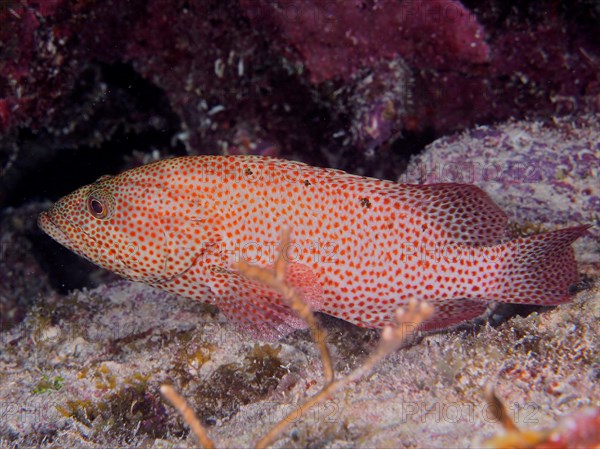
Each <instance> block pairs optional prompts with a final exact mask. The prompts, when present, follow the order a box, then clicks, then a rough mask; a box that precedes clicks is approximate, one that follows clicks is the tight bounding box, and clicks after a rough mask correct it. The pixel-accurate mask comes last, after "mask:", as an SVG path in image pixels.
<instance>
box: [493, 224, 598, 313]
mask: <svg viewBox="0 0 600 449" xmlns="http://www.w3.org/2000/svg"><path fill="white" fill-rule="evenodd" d="M589 227H590V226H577V227H573V228H567V229H561V230H558V231H553V232H547V233H545V234H538V235H532V236H528V237H524V238H520V239H517V240H513V241H511V242H508V243H507V244H506V245H504V248H503V250H504V254H505V257H504V263H503V264H502V266H501V267H500V272H499V274H498V277H497V281H496V283H495V285H494V288H493V291H491V292H489V293H490V295H489V298H490V299H492V300H495V301H499V302H508V303H516V304H535V305H555V304H561V303H564V302H568V301H569V300H570V299H571V297H570V296H569V287H570V286H571V285H573V284H574V283H576V282H577V278H578V277H577V264H576V262H575V255H574V252H573V248H572V247H571V244H572V243H573V242H574V241H575V240H577V239H578V238H579V237H580V236H581V235H582V234H583V233H584V232H585V231H586V229H588V228H589Z"/></svg>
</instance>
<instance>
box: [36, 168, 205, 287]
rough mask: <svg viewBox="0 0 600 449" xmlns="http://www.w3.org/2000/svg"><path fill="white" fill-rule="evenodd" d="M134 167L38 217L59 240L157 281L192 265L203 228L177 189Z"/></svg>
mask: <svg viewBox="0 0 600 449" xmlns="http://www.w3.org/2000/svg"><path fill="white" fill-rule="evenodd" d="M141 174H142V173H140V172H136V170H131V171H129V172H125V173H122V174H120V175H117V176H103V177H101V178H100V179H98V180H97V181H96V182H95V183H93V184H90V185H87V186H84V187H81V188H79V189H77V190H76V191H74V192H73V193H71V194H69V195H67V196H65V197H63V198H61V199H60V200H59V201H57V202H56V203H55V204H54V205H52V207H51V208H50V209H49V210H48V211H46V212H42V213H41V214H40V215H39V218H38V224H39V226H40V228H41V229H42V230H43V231H44V232H46V233H47V234H48V235H49V236H50V237H52V238H53V239H54V240H56V241H57V242H59V243H61V244H62V245H64V246H66V247H67V248H69V249H71V250H72V251H74V252H75V253H77V254H79V255H80V256H82V257H85V258H86V259H88V260H90V261H92V262H94V263H96V264H97V265H99V266H101V267H103V268H106V269H108V270H111V271H113V272H115V273H117V274H119V275H121V276H123V277H125V278H128V279H131V280H136V281H142V282H146V283H155V282H160V281H164V280H167V279H169V278H172V277H173V276H176V275H178V274H180V273H182V272H183V271H185V270H186V269H188V268H189V267H190V266H191V265H192V264H193V263H194V261H195V260H196V259H197V257H198V256H199V251H200V250H201V248H202V247H203V238H202V237H203V236H202V232H201V231H202V230H201V229H198V228H197V227H194V222H193V221H191V220H190V218H189V215H190V214H189V210H188V209H186V208H185V207H184V205H183V204H182V200H181V199H180V198H178V197H177V196H176V195H174V194H173V192H172V190H170V189H168V188H167V187H166V186H164V185H161V183H160V181H158V180H156V178H154V177H153V176H141Z"/></svg>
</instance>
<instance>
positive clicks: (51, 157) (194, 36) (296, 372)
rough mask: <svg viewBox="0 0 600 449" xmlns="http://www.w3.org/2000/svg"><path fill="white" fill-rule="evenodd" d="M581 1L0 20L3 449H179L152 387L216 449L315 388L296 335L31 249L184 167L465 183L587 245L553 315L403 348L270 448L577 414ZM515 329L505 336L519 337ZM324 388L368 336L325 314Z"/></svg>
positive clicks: (593, 217)
mask: <svg viewBox="0 0 600 449" xmlns="http://www.w3.org/2000/svg"><path fill="white" fill-rule="evenodd" d="M599 25H600V3H599V2H598V1H595V0H576V1H561V0H558V1H555V0H542V1H539V2H530V1H526V2H523V1H519V2H517V1H509V2H505V1H504V2H501V1H498V0H492V1H489V2H483V1H477V0H472V1H466V0H465V1H463V2H459V1H455V0H427V1H426V0H423V1H412V0H362V1H359V0H349V1H331V0H303V1H297V2H294V1H288V0H274V1H267V0H239V1H234V0H227V1H217V0H207V1H202V2H189V1H186V0H176V1H166V0H132V1H129V2H114V1H112V0H106V1H85V0H78V1H75V2H67V1H65V0H37V1H33V0H22V1H15V0H4V1H0V326H1V327H0V332H1V333H0V367H1V369H0V381H1V382H0V446H3V447H27V446H32V447H38V446H41V447H53V446H55V445H70V446H73V447H97V446H98V445H100V446H103V447H108V446H110V447H129V446H135V447H154V448H159V447H161V448H163V447H175V446H176V445H177V444H180V443H183V442H185V441H186V440H187V438H188V431H187V429H186V427H185V426H184V425H183V423H182V421H180V420H179V418H178V417H177V416H176V415H175V414H174V413H173V412H172V409H170V408H169V407H168V406H167V405H166V404H165V403H164V402H163V400H162V398H161V397H160V395H159V393H158V385H159V384H160V383H162V382H167V381H168V382H172V383H173V384H175V385H177V386H178V387H179V389H180V390H181V391H182V392H183V393H184V394H185V395H186V397H188V399H189V400H190V402H191V404H192V405H193V407H194V409H195V410H196V411H197V413H198V415H199V416H200V417H201V419H202V420H203V422H204V423H205V424H207V425H208V426H209V427H210V430H211V432H213V434H214V435H215V439H216V440H217V441H219V442H221V443H222V446H223V447H231V446H247V445H248V444H249V443H250V442H251V441H254V440H255V439H256V437H257V436H258V435H259V434H260V433H261V432H262V430H263V429H264V428H265V427H268V426H270V425H271V424H273V423H274V422H273V421H274V420H276V419H278V417H279V418H280V417H281V416H283V414H284V413H285V412H286V411H289V410H290V407H292V408H293V407H294V404H297V403H298V401H299V399H300V398H302V397H304V396H305V395H306V394H311V393H313V392H316V391H317V390H318V388H319V386H320V385H322V381H323V379H322V375H321V373H320V362H319V359H318V353H317V351H316V349H315V348H314V346H313V344H312V343H311V341H310V338H309V335H308V333H302V332H298V333H295V334H292V335H291V336H289V337H287V338H286V339H284V340H282V341H281V342H280V343H279V344H278V345H264V344H262V343H260V342H250V341H246V340H245V339H244V337H243V336H242V335H240V334H239V333H238V332H237V331H236V330H235V328H234V327H233V326H231V325H230V324H228V323H226V322H224V319H223V318H222V316H221V315H220V314H219V313H218V311H216V310H215V309H212V308H211V307H209V306H205V305H202V304H198V303H194V302H191V301H184V300H177V299H175V298H173V297H170V296H168V295H165V294H164V293H159V292H156V291H153V290H151V289H148V288H146V287H143V286H140V285H134V284H129V283H125V282H123V281H118V280H117V279H116V278H115V277H114V276H113V275H112V274H110V273H106V272H103V271H102V270H99V269H97V268H95V267H94V266H92V265H91V264H89V263H87V262H86V261H84V260H82V259H81V258H79V257H77V256H76V255H74V254H71V253H70V252H69V251H68V250H66V249H64V248H62V247H60V246H59V245H58V244H56V243H54V242H52V241H51V240H50V239H48V238H47V237H46V236H44V235H42V233H41V232H40V231H39V230H38V229H37V227H36V224H35V221H36V216H37V213H38V212H39V211H40V210H43V209H44V208H45V207H47V206H48V204H49V203H50V201H54V200H56V199H58V198H59V197H60V196H62V195H64V194H66V193H68V192H70V191H72V190H74V189H75V188H77V187H79V186H81V185H83V184H86V183H89V182H92V181H94V180H95V179H96V178H98V177H99V176H101V175H104V174H107V173H114V172H118V171H120V170H123V169H126V168H129V167H132V166H135V165H138V164H141V163H143V162H148V161H151V160H155V159H157V158H162V157H167V156H172V155H182V154H265V155H277V156H281V157H286V158H291V159H297V160H302V161H304V162H307V163H311V164H315V165H321V166H332V167H335V168H341V169H345V170H347V171H350V172H353V173H357V174H364V175H370V176H377V177H381V178H387V179H393V180H398V179H399V180H400V181H403V182H448V181H461V182H472V183H475V184H478V185H480V186H481V187H483V188H484V189H485V190H486V191H488V192H489V193H490V195H491V196H492V197H493V199H494V200H495V201H496V202H497V203H498V204H500V205H501V207H502V208H503V209H504V210H506V212H507V213H508V214H509V216H510V217H511V219H512V220H513V222H514V232H515V233H517V234H518V233H530V232H538V231H540V230H548V229H554V228H557V227H564V226H568V225H573V224H579V223H589V224H592V225H593V227H592V228H591V230H590V232H589V234H588V235H587V236H586V238H585V239H582V240H581V241H580V242H579V243H578V245H577V246H576V253H577V257H578V259H579V261H580V271H581V274H582V281H581V283H580V284H579V285H578V286H577V288H576V290H577V291H578V294H577V296H576V299H575V301H574V302H573V303H572V304H566V305H562V306H560V307H558V308H555V309H552V310H544V309H533V308H526V309H525V308H518V307H505V308H503V309H498V310H496V311H494V312H491V313H490V317H489V318H490V324H482V321H481V322H480V321H478V322H475V323H468V324H465V325H464V326H462V327H461V328H459V329H456V330H454V331H449V332H444V333H439V334H435V335H429V336H427V337H425V339H423V340H421V341H419V342H417V343H416V344H415V345H414V346H412V347H410V348H408V349H406V350H402V351H399V352H398V353H397V354H395V355H394V356H393V357H391V358H389V359H388V360H386V361H385V363H383V364H382V365H380V366H379V367H378V368H377V370H376V371H375V373H374V374H373V375H372V376H371V377H370V378H368V379H365V380H363V381H361V382H358V383H357V384H356V385H355V387H354V388H352V389H350V390H347V391H345V392H344V393H343V394H341V395H340V396H339V397H335V398H332V402H331V403H328V404H327V406H326V407H324V408H320V409H317V410H315V413H314V414H312V415H311V416H302V417H298V421H297V422H296V423H294V426H293V427H292V430H291V431H290V432H288V433H287V434H286V436H285V438H284V439H282V440H281V441H280V442H279V443H278V444H279V446H281V447H331V448H334V447H370V446H378V447H387V446H389V447H415V446H424V445H427V446H432V445H434V446H440V447H441V446H454V447H457V446H460V447H464V446H468V445H476V444H478V443H477V442H478V441H481V440H482V438H484V437H485V436H489V435H491V434H493V433H494V432H495V431H497V430H498V429H499V426H498V425H497V424H496V423H494V422H491V421H493V419H490V418H491V414H487V413H486V410H485V402H484V400H483V396H482V393H481V387H482V386H483V384H484V383H485V382H486V381H488V380H490V379H491V380H494V381H496V382H497V385H498V387H497V390H498V393H499V395H500V396H502V397H503V398H505V400H506V401H507V403H508V404H509V408H510V409H511V411H512V412H513V413H514V418H515V421H516V422H517V423H518V424H521V425H522V426H524V427H537V426H549V425H551V424H552V423H553V422H555V421H556V419H557V418H558V417H559V416H560V415H563V414H566V413H569V412H571V411H573V410H577V409H579V408H580V407H581V406H584V405H595V406H598V405H600V404H599V403H598V399H597V398H598V397H600V395H599V394H598V393H599V391H598V379H599V376H600V374H599V373H600V360H599V359H598V355H597V354H598V351H597V348H598V343H599V342H598V335H599V334H600V329H599V328H598V327H599V324H598V323H600V320H599V319H598V318H599V317H600V312H599V309H598V304H599V299H598V298H599V294H598V291H599V290H598V289H599V287H600V286H599V284H598V276H599V274H600V234H599V231H598V230H599V229H600V192H599V187H598V185H599V181H598V179H599V172H598V170H599V168H598V167H599V166H600V126H599V123H600V77H599V73H600V41H599V40H598V39H597V38H598V31H597V30H598V28H599ZM515 314H516V315H515ZM323 321H324V323H325V325H326V326H327V328H328V329H329V330H330V332H331V341H330V345H331V346H332V348H333V352H334V358H335V360H336V363H337V366H336V369H337V370H338V371H339V372H341V373H344V372H348V371H349V370H350V369H352V368H353V367H356V366H357V365H358V364H360V363H361V362H362V361H363V360H364V359H365V358H366V356H367V354H368V353H369V352H370V351H371V350H372V349H373V348H374V347H375V344H376V340H377V334H376V333H375V332H371V331H364V330H361V329H357V328H355V327H353V326H351V325H349V324H347V323H344V322H341V321H339V320H335V319H332V318H327V317H323Z"/></svg>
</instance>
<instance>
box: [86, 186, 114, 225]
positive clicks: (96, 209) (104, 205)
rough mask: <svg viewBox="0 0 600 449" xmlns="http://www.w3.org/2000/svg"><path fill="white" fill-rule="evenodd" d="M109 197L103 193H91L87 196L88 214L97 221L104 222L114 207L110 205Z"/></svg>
mask: <svg viewBox="0 0 600 449" xmlns="http://www.w3.org/2000/svg"><path fill="white" fill-rule="evenodd" d="M110 200H111V197H110V196H109V195H107V194H106V193H105V192H99V191H96V192H93V193H92V194H90V195H89V196H88V199H87V209H88V212H89V213H90V214H91V215H92V216H93V217H94V218H97V219H98V220H106V219H108V218H110V216H111V215H112V210H113V209H114V207H113V206H114V205H113V204H112V203H111V201H110Z"/></svg>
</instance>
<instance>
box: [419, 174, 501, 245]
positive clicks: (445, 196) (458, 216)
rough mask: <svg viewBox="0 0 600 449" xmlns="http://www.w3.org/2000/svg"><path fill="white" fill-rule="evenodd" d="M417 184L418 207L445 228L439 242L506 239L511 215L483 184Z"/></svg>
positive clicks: (483, 242) (489, 242)
mask: <svg viewBox="0 0 600 449" xmlns="http://www.w3.org/2000/svg"><path fill="white" fill-rule="evenodd" d="M414 187H415V188H416V189H417V190H418V191H417V192H415V196H414V198H415V202H416V207H418V208H419V209H420V210H422V211H423V212H424V213H425V214H426V215H427V216H428V217H429V218H430V220H431V221H432V222H433V223H435V224H439V225H440V226H441V227H442V230H443V231H444V236H445V240H443V241H442V242H438V243H441V244H444V243H453V244H462V245H469V246H493V245H497V244H499V243H502V242H503V241H504V240H505V238H506V236H507V224H508V219H507V216H506V214H505V213H504V212H503V211H502V210H501V209H500V208H499V207H498V206H497V205H496V203H494V202H493V201H492V199H491V198H490V197H489V196H488V194H487V193H485V192H484V191H483V190H481V189H480V188H479V187H477V186H474V185H471V184H457V183H448V184H431V185H420V186H414ZM419 191H420V192H419Z"/></svg>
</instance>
